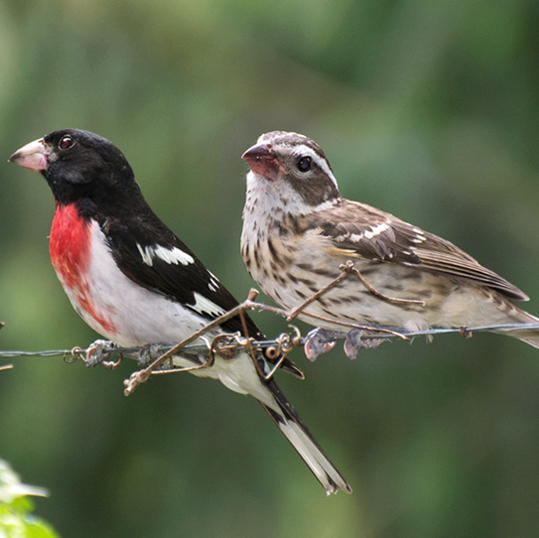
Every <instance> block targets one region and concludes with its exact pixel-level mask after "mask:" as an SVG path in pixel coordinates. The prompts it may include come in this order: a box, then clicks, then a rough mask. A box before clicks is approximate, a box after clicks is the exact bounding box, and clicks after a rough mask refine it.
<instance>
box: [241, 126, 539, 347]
mask: <svg viewBox="0 0 539 538" xmlns="http://www.w3.org/2000/svg"><path fill="white" fill-rule="evenodd" d="M242 158H243V159H245V160H246V161H247V163H248V164H249V167H250V171H249V173H248V174H247V196H246V202H245V208H244V211H243V232H242V236H241V252H242V256H243V259H244V262H245V265H246V267H247V269H248V271H249V273H250V274H251V276H252V277H253V279H254V280H255V281H256V282H257V283H258V285H259V286H260V287H261V288H262V290H263V291H264V292H265V293H266V294H267V295H269V296H270V297H271V298H272V299H273V300H274V301H276V302H277V303H278V304H279V305H280V306H282V307H283V308H285V309H287V310H291V309H293V308H295V307H297V306H299V305H301V304H302V303H303V302H304V301H305V300H306V299H307V298H309V297H310V296H312V295H313V294H314V293H315V292H317V291H318V290H320V289H321V288H323V287H324V286H326V285H327V284H329V283H330V282H331V281H332V280H334V279H335V278H336V277H338V276H339V274H341V269H340V268H339V267H340V265H341V264H343V263H346V262H347V261H348V260H351V261H352V262H353V263H354V266H355V268H356V269H358V270H359V271H360V273H361V275H362V276H363V277H364V278H365V280H366V281H367V282H368V283H369V284H370V285H371V286H372V287H373V288H374V289H375V290H377V291H378V292H381V293H382V294H384V295H386V296H389V297H392V298H399V299H405V300H415V301H418V303H411V302H403V303H395V302H390V301H386V300H382V299H380V298H379V297H376V296H375V295H374V294H373V293H372V292H371V291H369V290H367V288H366V287H365V286H364V285H363V284H361V283H360V282H359V280H358V279H357V278H355V277H353V278H349V279H347V280H345V281H344V282H342V283H341V284H339V285H338V286H337V287H336V288H334V289H332V290H331V291H329V292H328V293H327V294H326V295H324V296H323V297H321V298H320V299H318V300H317V301H315V302H313V303H311V304H310V305H309V306H308V307H307V308H306V309H305V310H304V313H302V314H300V315H299V316H298V317H299V318H300V319H302V320H303V321H305V322H307V323H309V324H311V325H315V326H320V327H321V328H322V329H323V330H331V331H342V330H343V327H342V326H341V325H338V324H336V323H332V322H333V321H337V322H349V323H356V324H364V325H380V326H386V327H395V328H401V329H403V330H405V331H422V330H426V329H429V328H433V327H444V328H451V327H454V328H460V327H477V326H490V325H499V324H507V323H537V322H539V319H538V318H536V317H534V316H532V315H531V314H528V313H527V312H525V311H524V310H522V309H521V308H519V307H518V306H517V305H516V304H514V302H513V300H521V301H527V300H528V297H527V295H526V294H524V293H523V292H522V291H520V290H519V289H518V288H517V287H515V286H513V284H510V283H509V282H507V280H505V279H503V278H502V277H500V276H498V275H497V274H496V273H494V272H492V271H490V270H489V269H486V268H485V267H483V266H482V265H480V264H479V263H478V262H477V261H476V260H475V259H474V258H472V257H471V256H469V255H468V254H466V253H465V252H464V251H462V250H461V249H459V248H458V247H456V246H455V245H453V244H452V243H450V242H449V241H446V240H445V239H442V238H440V237H437V236H436V235H433V234H431V233H428V232H425V231H423V230H421V229H420V228H418V227H416V226H413V225H412V224H408V223H407V222H404V221H402V220H400V219H398V218H396V217H394V216H393V215H390V214H389V213H385V212H384V211H380V210H379V209H376V208H374V207H371V206H369V205H367V204H362V203H359V202H354V201H351V200H347V199H346V198H343V197H342V196H341V194H340V192H339V188H338V185H337V181H336V179H335V176H334V175H333V171H332V169H331V166H330V164H329V162H328V160H327V158H326V156H325V155H324V152H323V151H322V149H321V148H320V147H319V146H318V145H317V144H316V143H315V142H313V141H312V140H311V139H310V138H307V137H306V136H303V135H300V134H297V133H288V132H283V131H273V132H271V133H266V134H264V135H262V136H261V137H260V138H259V139H258V141H257V143H256V145H254V146H253V147H251V148H250V149H248V150H247V151H246V152H245V153H244V154H243V157H242ZM419 302H421V303H419ZM309 313H312V314H315V315H318V316H322V317H324V318H327V319H328V320H330V321H325V322H323V321H319V320H317V319H314V318H312V317H309V316H308V315H307V314H309ZM506 334H507V333H506ZM510 335H511V336H514V337H516V338H519V339H520V340H522V341H523V342H526V343H527V344H530V345H532V346H534V347H539V330H537V331H526V332H525V331H520V332H511V333H510ZM352 347H353V346H352ZM345 349H346V346H345ZM347 354H349V353H348V352H347ZM353 354H354V353H353V352H352V355H353Z"/></svg>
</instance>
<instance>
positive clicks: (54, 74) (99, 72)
mask: <svg viewBox="0 0 539 538" xmlns="http://www.w3.org/2000/svg"><path fill="white" fill-rule="evenodd" d="M538 28H539V4H538V3H537V2H533V1H530V0H512V1H510V2H508V1H505V0H488V1H487V0H461V1H449V0H389V1H387V0H386V1H379V0H332V1H331V2H329V1H327V0H311V1H308V0H273V1H254V2H253V1H247V0H235V1H234V0H232V1H228V2H226V1H224V0H196V1H194V0H191V1H188V0H106V1H105V0H63V1H60V0H0V73H1V74H0V148H1V151H0V182H1V183H0V192H1V195H0V320H2V321H4V322H5V323H6V326H5V327H4V328H3V329H2V331H1V332H0V349H3V350H12V349H23V350H44V349H57V348H71V347H73V346H75V345H80V346H83V347H85V346H86V345H88V344H89V343H90V342H92V341H93V340H94V339H95V338H96V335H95V334H94V333H93V332H92V331H91V330H90V329H88V328H87V327H86V326H85V324H84V323H83V322H82V321H81V320H80V319H79V318H78V316H77V315H76V314H75V313H74V312H73V311H72V309H71V306H70V305H69V303H68V300H67V298H66V297H65V295H64V293H63V291H62V289H61V286H60V284H59V283H58V281H57V279H56V276H55V274H54V271H53V269H52V267H51V265H50V262H49V259H48V245H47V235H48V231H49V228H50V223H51V220H52V215H53V210H54V203H53V199H52V196H51V194H50V191H49V189H48V187H47V185H46V184H45V181H44V180H43V179H42V178H40V177H39V176H37V175H35V174H32V173H30V172H29V171H26V170H23V169H21V168H18V167H16V166H14V165H12V164H8V163H7V162H6V160H7V158H8V157H9V155H10V154H11V153H12V152H13V151H15V150H16V149H18V148H19V147H20V146H22V145H23V144H25V143H27V142H29V141H31V140H34V139H36V138H38V137H40V136H42V135H45V134H47V133H49V132H51V131H53V130H56V129H60V128H65V127H77V128H82V129H87V130H90V131H94V132H97V133H99V134H101V135H102V136H105V137H106V138H108V139H110V140H111V141H113V142H114V143H115V144H116V145H118V146H119V147H120V148H121V150H122V151H123V152H124V153H125V155H126V156H127V158H128V159H129V161H130V163H131V165H132V166H133V168H134V170H135V173H136V176H137V178H138V181H139V183H140V185H141V187H142V189H143V192H144V193H145V195H146V197H147V199H148V201H149V202H150V205H151V206H152V207H153V208H154V210H155V211H156V212H157V213H158V214H159V215H160V217H161V218H162V219H163V220H164V221H165V222H166V223H167V224H168V225H169V226H170V227H171V228H172V229H173V230H174V231H175V232H176V233H177V234H178V235H180V237H182V238H183V240H184V241H185V242H186V243H187V244H188V245H189V246H190V247H191V248H192V249H193V250H195V251H196V252H197V254H198V255H199V257H200V258H201V259H202V260H203V261H204V262H205V263H206V265H207V266H208V267H209V268H211V270H212V271H213V272H215V273H216V274H218V275H219V276H220V278H221V280H222V281H223V282H224V283H225V285H226V286H227V287H228V288H229V289H230V290H231V291H232V292H233V293H234V294H235V295H236V296H237V297H239V298H243V297H245V296H246V293H247V291H248V290H249V288H250V287H251V286H252V285H253V283H252V282H251V281H250V279H249V276H248V275H247V273H246V271H245V269H244V267H243V264H242V261H241V258H240V254H239V236H240V230H241V210H242V206H243V200H244V176H245V172H246V165H245V163H244V162H243V161H242V160H241V159H240V156H241V154H242V152H243V151H244V150H245V149H247V148H248V147H249V146H250V145H252V144H253V143H254V142H255V140H256V138H257V137H258V136H259V135H260V134H261V133H263V132H267V131H270V130H274V129H282V130H294V131H297V132H302V133H304V134H307V135H309V136H310V137H312V138H313V139H315V140H316V141H317V142H318V143H319V144H320V145H321V146H322V148H323V149H324V150H325V152H326V154H327V155H328V157H329V159H330V161H331V163H332V166H333V168H334V171H335V173H336V176H337V178H338V180H339V183H340V186H341V190H342V192H343V194H344V195H345V196H347V197H349V198H353V199H358V200H361V201H364V202H367V203H369V204H371V205H374V206H377V207H380V208H382V209H384V210H386V211H389V212H392V213H394V214H396V215H398V216H399V217H401V218H403V219H405V220H408V221H411V222H413V223H414V224H416V225H418V226H421V227H423V228H425V229H427V230H429V231H432V232H434V233H437V234H439V235H441V236H443V237H446V238H448V239H450V240H452V241H453V242H455V243H456V244H458V245H459V246H461V247H462V248H464V249H465V250H466V251H468V252H470V253H471V254H472V255H474V256H475V257H476V258H478V259H479V260H480V261H481V262H482V263H484V264H485V265H486V266H488V267H490V268H491V269H493V270H495V271H497V272H498V273H500V274H501V275H502V276H504V277H506V278H507V279H509V280H510V281H511V282H513V283H515V284H516V285H517V286H519V287H520V288H522V289H523V290H524V291H526V292H527V293H528V294H529V295H530V296H531V297H532V300H531V301H530V303H529V304H528V305H527V306H528V308H529V310H530V311H531V312H534V313H535V314H539V282H538V274H537V273H538V271H537V267H538V266H539V234H538V230H539V151H538V147H539V76H538V75H539V32H538ZM254 317H255V319H256V321H257V322H258V323H259V324H260V326H261V327H262V328H263V329H264V330H265V331H266V333H267V334H268V335H271V336H275V335H277V334H278V333H279V332H282V331H284V330H286V324H285V323H284V321H283V320H281V319H277V318H274V317H273V316H272V315H270V314H255V315H254ZM301 327H302V329H303V328H305V326H301ZM293 358H294V359H295V360H296V362H297V363H298V364H299V365H300V366H301V367H303V369H304V370H305V373H306V376H307V379H306V380H305V381H304V382H300V381H298V380H295V379H293V378H291V377H288V376H286V375H284V374H279V376H278V380H279V383H280V385H281V387H282V389H283V391H284V392H285V394H287V396H288V398H289V399H290V400H291V401H292V402H293V404H294V405H295V406H296V408H297V409H298V411H299V413H300V414H301V416H302V418H303V419H304V420H305V422H306V423H307V424H308V425H309V427H310V429H311V430H312V431H313V433H314V434H315V436H316V437H317V439H318V440H319V442H320V443H321V445H322V446H323V447H324V448H325V450H326V452H327V453H328V455H329V456H330V457H331V459H332V460H333V461H334V463H335V464H336V466H337V467H338V468H339V469H340V470H341V471H342V473H343V474H344V475H345V476H346V477H347V479H348V480H349V481H350V483H351V484H352V486H353V488H354V493H353V495H350V496H348V495H345V494H343V493H339V494H338V495H336V496H331V497H326V496H325V495H324V492H323V490H322V488H321V487H320V486H319V485H318V483H317V482H316V480H315V479H314V478H313V477H312V476H311V474H310V473H309V471H308V469H307V468H306V467H305V466H304V464H303V463H302V462H301V460H300V459H299V457H297V456H296V455H295V453H294V451H293V450H292V449H291V448H290V446H289V445H288V443H287V442H286V441H285V439H284V438H283V437H282V436H281V435H280V434H279V432H278V431H277V429H276V428H275V427H274V425H273V424H272V423H271V421H270V420H269V418H268V417H267V416H266V415H265V413H264V412H263V411H262V410H261V409H260V408H259V406H258V405H257V404H256V402H255V401H254V400H252V399H248V398H246V397H242V396H239V395H237V394H234V393H232V392H230V391H228V390H226V389H225V388H224V387H223V386H221V385H220V384H219V383H216V382H213V381H210V380H201V379H197V378H195V377H194V376H190V375H187V374H182V375H174V376H167V377H159V378H155V379H152V380H150V382H148V383H147V384H146V385H144V386H142V387H140V388H139V389H138V390H137V391H136V392H135V393H134V394H133V395H132V396H130V397H129V398H126V397H124V396H123V392H122V391H123V385H122V381H123V379H125V378H126V377H128V376H129V374H130V373H131V371H132V370H133V369H134V364H133V363H130V362H129V361H127V363H126V362H124V364H123V365H122V366H121V367H120V368H119V369H118V370H116V371H113V372H111V371H106V370H104V369H93V370H88V369H86V368H85V367H84V365H83V364H82V363H77V364H73V365H68V364H65V363H64V362H63V361H62V359H61V358H47V359H45V358H39V359H38V358H18V359H12V360H8V359H1V360H0V363H3V364H4V363H8V362H11V363H13V364H14V366H15V367H14V369H13V370H10V371H3V372H0V456H1V457H3V458H5V459H7V460H9V461H10V462H11V464H12V465H13V466H14V468H15V469H16V470H17V471H18V472H19V473H21V475H22V478H23V480H24V481H25V482H26V483H30V484H37V485H40V486H45V487H47V488H49V490H50V492H51V495H50V497H49V498H48V499H38V500H37V512H38V514H39V515H40V516H42V517H44V518H46V519H48V520H49V522H50V523H52V524H53V525H54V526H55V527H56V529H57V530H58V531H59V533H60V534H61V535H62V536H65V537H68V536H77V537H78V538H89V537H95V536H99V537H101V538H108V537H114V538H121V537H124V536H125V537H127V536H153V537H161V536H162V537H172V536H182V537H200V536H219V537H240V536H241V537H257V538H263V537H268V538H274V537H276V538H277V537H289V536H295V537H309V538H319V537H320V538H322V537H323V538H326V537H335V536H339V537H345V538H348V537H354V538H356V537H367V538H393V537H400V538H407V537H410V538H412V537H413V538H420V537H429V538H430V537H432V536H436V537H454V536H459V537H473V538H481V537H504V538H505V537H507V536H519V537H535V536H537V534H538V530H537V529H538V528H539V510H538V505H539V456H538V453H539V352H538V350H535V349H533V348H531V347H528V346H526V345H524V344H522V343H520V342H518V341H513V340H512V339H510V338H507V337H502V336H498V335H487V334H476V335H474V337H473V338H472V339H470V340H464V339H462V338H461V337H460V336H458V335H446V336H439V337H436V338H435V339H434V342H433V343H431V344H427V343H426V341H425V340H424V339H418V340H416V341H415V342H414V343H413V345H409V344H407V343H401V342H394V343H392V344H385V345H383V346H381V347H380V348H378V349H376V350H368V351H364V352H361V354H360V356H359V357H358V359H357V360H355V361H350V360H348V359H347V358H345V356H344V354H343V352H342V349H336V350H334V352H332V353H331V354H329V355H327V356H323V357H321V358H320V359H319V360H318V361H317V362H316V363H314V364H311V363H308V362H307V361H306V360H305V358H304V356H303V352H302V351H299V350H298V351H295V352H294V354H293Z"/></svg>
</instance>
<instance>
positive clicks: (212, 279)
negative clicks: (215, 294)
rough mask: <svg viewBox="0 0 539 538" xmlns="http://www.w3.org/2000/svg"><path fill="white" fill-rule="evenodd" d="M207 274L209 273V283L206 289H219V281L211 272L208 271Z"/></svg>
mask: <svg viewBox="0 0 539 538" xmlns="http://www.w3.org/2000/svg"><path fill="white" fill-rule="evenodd" d="M208 273H210V281H209V282H208V288H209V289H210V291H217V290H218V289H219V280H218V279H217V277H216V276H215V275H214V274H213V273H212V272H211V271H208Z"/></svg>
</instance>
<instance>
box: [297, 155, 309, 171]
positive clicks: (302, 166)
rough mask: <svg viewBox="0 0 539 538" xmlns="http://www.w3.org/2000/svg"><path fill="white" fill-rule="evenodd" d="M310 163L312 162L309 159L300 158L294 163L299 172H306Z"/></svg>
mask: <svg viewBox="0 0 539 538" xmlns="http://www.w3.org/2000/svg"><path fill="white" fill-rule="evenodd" d="M312 163H313V160H312V159H311V157H301V159H299V161H298V162H297V163H296V166H297V168H298V170H299V171H300V172H307V170H309V168H310V167H311V164H312Z"/></svg>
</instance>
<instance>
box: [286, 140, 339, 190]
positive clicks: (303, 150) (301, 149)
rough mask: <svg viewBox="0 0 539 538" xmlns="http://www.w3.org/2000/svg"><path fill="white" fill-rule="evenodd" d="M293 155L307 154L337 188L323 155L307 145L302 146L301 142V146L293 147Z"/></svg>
mask: <svg viewBox="0 0 539 538" xmlns="http://www.w3.org/2000/svg"><path fill="white" fill-rule="evenodd" d="M293 154H294V155H296V156H297V157H301V156H303V155H307V156H309V157H311V159H312V160H313V161H314V162H315V163H316V164H317V165H318V166H320V168H322V170H323V171H324V172H325V174H326V175H327V176H328V177H329V178H330V179H331V181H333V184H334V185H335V187H336V188H337V189H338V188H339V186H338V185H337V180H336V179H335V176H334V175H333V172H332V171H331V169H330V167H329V164H328V162H327V161H326V159H324V158H323V157H320V155H318V153H316V152H315V151H313V150H312V149H311V148H310V147H309V146H304V145H303V144H302V145H301V146H296V147H295V148H294V153H293Z"/></svg>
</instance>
